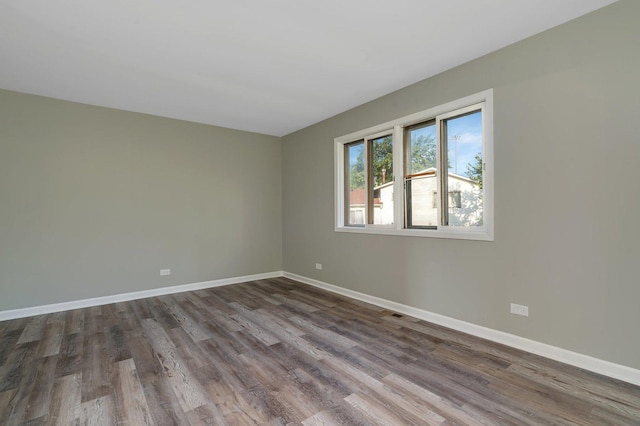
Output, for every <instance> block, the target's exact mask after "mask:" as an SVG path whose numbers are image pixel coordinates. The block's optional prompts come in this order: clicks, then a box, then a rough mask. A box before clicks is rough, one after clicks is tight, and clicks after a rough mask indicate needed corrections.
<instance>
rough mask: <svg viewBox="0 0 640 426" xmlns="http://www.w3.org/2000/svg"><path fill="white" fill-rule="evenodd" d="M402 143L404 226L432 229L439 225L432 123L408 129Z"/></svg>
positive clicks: (434, 137)
mask: <svg viewBox="0 0 640 426" xmlns="http://www.w3.org/2000/svg"><path fill="white" fill-rule="evenodd" d="M405 140H406V143H407V146H406V147H405V158H406V160H405V164H406V166H405V167H406V173H405V176H406V178H405V191H406V193H405V199H406V212H405V214H406V221H407V223H406V226H407V228H411V227H434V226H436V225H437V224H438V180H437V177H436V164H437V162H436V151H437V149H436V124H435V121H430V122H428V123H424V124H420V125H417V126H413V127H410V128H408V129H407V131H406V133H405Z"/></svg>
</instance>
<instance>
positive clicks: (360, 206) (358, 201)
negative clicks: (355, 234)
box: [344, 141, 367, 226]
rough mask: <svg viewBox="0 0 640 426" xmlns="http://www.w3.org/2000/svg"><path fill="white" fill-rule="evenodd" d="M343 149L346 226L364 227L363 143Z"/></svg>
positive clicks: (365, 196)
mask: <svg viewBox="0 0 640 426" xmlns="http://www.w3.org/2000/svg"><path fill="white" fill-rule="evenodd" d="M344 149H345V153H344V154H345V163H346V170H345V176H346V179H345V184H346V188H345V195H346V203H345V204H346V206H347V211H346V221H345V222H346V225H352V226H353V225H359V226H364V223H365V206H366V202H367V194H366V190H365V187H364V180H365V179H364V177H365V161H364V160H365V159H364V141H360V142H354V143H351V144H347V145H345V146H344Z"/></svg>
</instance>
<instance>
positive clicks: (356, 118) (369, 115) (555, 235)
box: [282, 0, 640, 368]
mask: <svg viewBox="0 0 640 426" xmlns="http://www.w3.org/2000/svg"><path fill="white" fill-rule="evenodd" d="M639 17H640V2H637V1H635V0H627V1H621V2H618V3H615V4H613V5H611V6H609V7H607V8H604V9H601V10H599V11H596V12H594V13H592V14H589V15H586V16H584V17H582V18H580V19H578V20H575V21H572V22H569V23H567V24H564V25H562V26H560V27H556V28H555V29H552V30H550V31H547V32H544V33H542V34H540V35H537V36H535V37H532V38H529V39H526V40H524V41H522V42H519V43H517V44H514V45H511V46H509V47H507V48H505V49H502V50H499V51H497V52H495V53H492V54H490V55H487V56H484V57H482V58H479V59H477V60H475V61H472V62H470V63H467V64H465V65H462V66H460V67H457V68H455V69H452V70H450V71H447V72H445V73H443V74H440V75H437V76H435V77H433V78H429V79H427V80H424V81H422V82H419V83H417V84H415V85H412V86H410V87H407V88H405V89H402V90H399V91H397V92H395V93H392V94H390V95H388V96H385V97H383V98H380V99H378V100H375V101H373V102H370V103H368V104H365V105H363V106H360V107H358V108H355V109H353V110H351V111H348V112H345V113H343V114H340V115H338V116H336V117H333V118H331V119H329V120H326V121H324V122H321V123H318V124H316V125H313V126H311V127H309V128H306V129H303V130H301V131H298V132H296V133H293V134H291V135H288V136H286V137H284V138H283V147H282V150H283V153H282V154H283V158H282V161H283V176H282V178H283V194H284V197H283V217H284V219H283V226H284V229H283V236H284V237H283V247H284V269H285V270H286V271H289V272H292V273H296V274H300V275H303V276H307V277H310V278H314V279H318V280H321V281H324V282H327V283H331V284H335V285H338V286H341V287H344V288H348V289H351V290H356V291H359V292H363V293H366V294H370V295H374V296H378V297H382V298H385V299H389V300H393V301H396V302H400V303H404V304H407V305H411V306H415V307H418V308H422V309H426V310H429V311H432V312H436V313H439V314H443V315H446V316H450V317H453V318H457V319H460V320H464V321H468V322H471V323H475V324H479V325H482V326H486V327H490V328H493V329H497V330H502V331H505V332H508V333H512V334H516V335H519V336H524V337H526V338H530V339H533V340H536V341H539V342H544V343H548V344H551V345H554V346H557V347H561V348H566V349H569V350H572V351H576V352H580V353H583V354H587V355H591V356H594V357H596V358H600V359H604V360H609V361H611V362H615V363H619V364H623V365H627V366H630V367H634V368H640V356H638V354H640V339H637V338H636V336H637V334H638V325H639V324H640V308H639V307H638V306H639V303H640V302H639V301H640V284H639V283H640V278H639V275H640V273H639V271H640V270H639V269H638V265H639V262H640V228H638V226H637V223H638V218H640V178H639V177H638V166H639V164H640V129H639V128H638V120H639V117H640V82H639V81H640V80H639V79H640V55H639V54H638V41H639V40H640V25H638V18H639ZM425 42H426V44H425V51H424V52H417V53H418V54H425V55H428V46H429V43H428V42H427V41H425ZM363 72H366V70H364V71H363ZM488 88H493V89H494V101H495V119H494V125H495V133H494V134H495V182H496V183H495V241H494V242H476V241H463V240H443V239H428V238H415V237H413V238H412V237H399V236H377V235H355V234H346V233H336V232H334V230H333V228H334V198H333V197H334V176H333V161H334V159H333V139H334V138H335V137H337V136H341V135H344V134H348V133H350V132H353V131H357V130H361V129H364V128H367V127H370V126H373V125H375V124H379V123H382V122H385V121H388V120H391V119H394V118H397V117H401V116H404V115H407V114H410V113H414V112H417V111H421V110H424V109H427V108H429V107H432V106H435V105H439V104H442V103H444V102H447V101H451V100H455V99H458V98H460V97H463V96H466V95H469V94H473V93H476V92H479V91H482V90H485V89H488ZM316 262H319V263H322V264H323V269H322V270H320V271H319V270H316V269H315V263H316ZM510 302H515V303H519V304H524V305H528V306H529V312H530V316H529V317H528V318H525V317H518V316H515V315H511V314H509V303H510Z"/></svg>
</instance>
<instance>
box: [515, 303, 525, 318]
mask: <svg viewBox="0 0 640 426" xmlns="http://www.w3.org/2000/svg"><path fill="white" fill-rule="evenodd" d="M511 313H512V314H516V315H522V316H525V317H528V316H529V307H528V306H524V305H518V304H516V303H512V304H511Z"/></svg>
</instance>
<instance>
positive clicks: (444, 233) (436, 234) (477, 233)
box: [335, 226, 493, 241]
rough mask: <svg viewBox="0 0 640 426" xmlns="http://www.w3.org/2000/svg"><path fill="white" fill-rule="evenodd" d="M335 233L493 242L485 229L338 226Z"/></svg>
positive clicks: (489, 233) (490, 234)
mask: <svg viewBox="0 0 640 426" xmlns="http://www.w3.org/2000/svg"><path fill="white" fill-rule="evenodd" d="M335 231H336V232H346V233H351V234H377V235H397V236H401V237H422V238H446V239H453V240H474V241H493V233H492V232H489V231H488V230H487V229H485V228H480V229H477V230H473V231H470V230H467V229H464V230H460V229H455V228H443V227H441V228H440V229H395V228H383V227H380V228H378V227H371V226H369V227H355V226H338V227H336V228H335Z"/></svg>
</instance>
